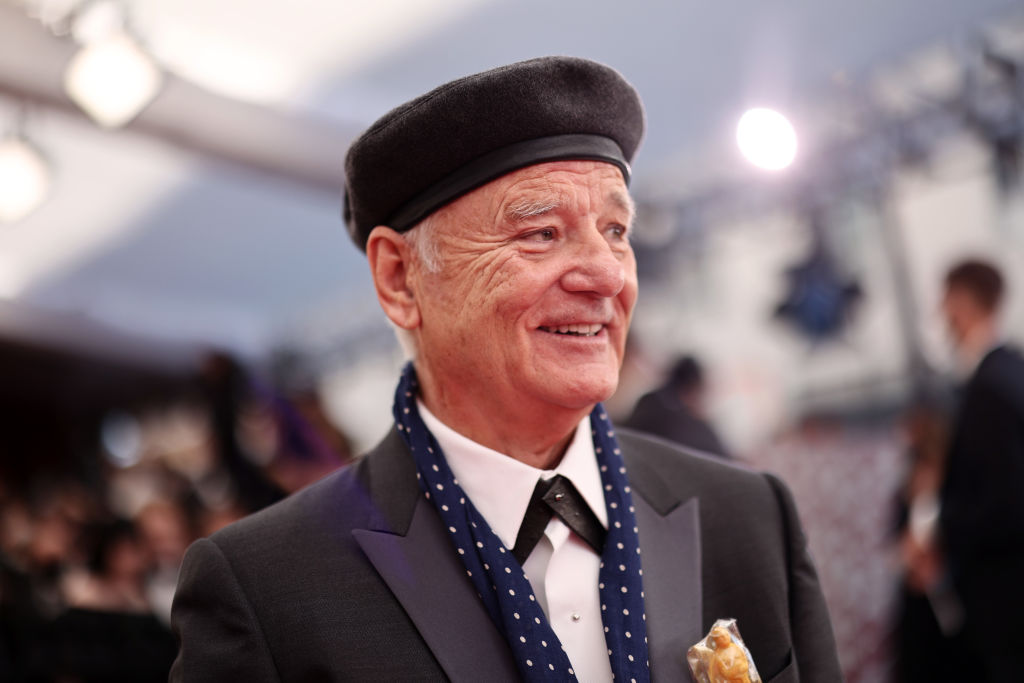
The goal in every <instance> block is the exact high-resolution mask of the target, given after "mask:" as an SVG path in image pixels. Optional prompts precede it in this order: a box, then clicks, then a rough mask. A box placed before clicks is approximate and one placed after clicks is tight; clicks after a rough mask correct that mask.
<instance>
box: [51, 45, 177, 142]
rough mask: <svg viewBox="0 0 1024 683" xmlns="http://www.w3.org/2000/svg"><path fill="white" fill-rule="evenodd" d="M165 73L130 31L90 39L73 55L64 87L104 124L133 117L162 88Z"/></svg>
mask: <svg viewBox="0 0 1024 683" xmlns="http://www.w3.org/2000/svg"><path fill="white" fill-rule="evenodd" d="M161 80H162V75H161V73H160V70H159V69H158V68H157V66H156V65H155V64H154V63H153V60H152V59H150V57H149V55H147V54H146V53H145V52H144V51H143V49H142V48H141V47H139V44H138V43H137V42H135V40H134V39H132V38H131V36H129V35H128V34H126V33H116V34H114V35H112V36H110V37H108V38H106V39H104V40H99V41H96V42H93V43H89V44H88V45H86V46H85V47H83V48H82V49H81V50H79V51H78V53H77V54H76V55H75V56H74V57H73V58H72V59H71V62H70V63H69V64H68V68H67V71H65V72H64V89H65V90H66V91H67V93H68V97H70V98H71V99H72V100H74V102H75V104H77V105H78V106H79V107H81V108H82V109H83V110H85V113H87V114H88V115H89V116H90V117H91V118H92V119H93V120H94V121H96V122H97V123H99V124H100V125H101V126H106V127H108V128H116V127H118V126H123V125H124V124H126V123H128V122H129V121H131V120H132V119H133V118H134V117H135V115H136V114H138V113H139V112H140V111H142V109H143V108H144V107H145V106H146V105H147V104H149V102H150V100H152V99H153V98H154V97H155V96H156V94H157V91H158V90H159V89H160V83H161Z"/></svg>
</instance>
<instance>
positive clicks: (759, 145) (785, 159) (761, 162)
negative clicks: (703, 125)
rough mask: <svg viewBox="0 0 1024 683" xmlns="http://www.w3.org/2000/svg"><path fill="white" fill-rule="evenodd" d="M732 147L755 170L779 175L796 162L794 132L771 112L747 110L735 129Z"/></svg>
mask: <svg viewBox="0 0 1024 683" xmlns="http://www.w3.org/2000/svg"><path fill="white" fill-rule="evenodd" d="M736 143H737V144H738V145H739V147H740V151H741V152H743V156H745V157H746V158H747V160H749V161H750V163H752V164H754V165H755V166H758V167H759V168H764V169H768V170H770V171H779V170H782V169H784V168H786V167H787V166H789V165H790V164H792V163H793V159H795V158H796V131H795V130H794V129H793V125H792V124H791V123H790V122H789V120H788V119H786V117H785V116H783V115H782V114H780V113H779V112H777V111H775V110H773V109H760V108H759V109H750V110H748V111H747V112H746V113H745V114H743V116H742V117H740V122H739V124H738V125H737V126H736Z"/></svg>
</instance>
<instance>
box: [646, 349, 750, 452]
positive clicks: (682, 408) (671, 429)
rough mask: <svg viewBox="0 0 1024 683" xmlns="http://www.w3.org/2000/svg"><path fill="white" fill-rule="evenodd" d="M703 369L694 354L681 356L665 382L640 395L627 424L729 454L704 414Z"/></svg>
mask: <svg viewBox="0 0 1024 683" xmlns="http://www.w3.org/2000/svg"><path fill="white" fill-rule="evenodd" d="M704 394H705V385H704V371H703V369H702V368H701V366H700V363H699V362H697V359H696V358H694V357H693V356H683V357H681V358H679V359H678V360H677V361H676V362H675V364H674V365H673V366H672V369H671V370H670V371H669V374H668V377H667V378H666V380H665V383H664V384H663V385H662V386H660V387H658V388H657V389H655V390H654V391H650V392H648V393H646V394H644V395H643V396H641V397H640V400H639V401H637V403H636V406H635V407H634V408H633V412H632V414H630V416H629V418H628V419H627V420H626V426H627V427H629V428H631V429H636V430H638V431H641V432H647V433H648V434H654V435H656V436H660V437H663V438H665V439H668V440H669V441H675V442H676V443H678V444H682V445H683V446H688V447H690V448H693V449H696V450H698V451H701V452H703V453H708V454H710V455H717V456H720V457H723V458H728V457H730V456H729V454H728V451H726V449H725V446H724V445H723V444H722V440H721V439H719V438H718V434H716V433H715V430H714V429H713V428H712V427H711V424H710V423H709V422H708V421H707V419H706V417H705V415H704Z"/></svg>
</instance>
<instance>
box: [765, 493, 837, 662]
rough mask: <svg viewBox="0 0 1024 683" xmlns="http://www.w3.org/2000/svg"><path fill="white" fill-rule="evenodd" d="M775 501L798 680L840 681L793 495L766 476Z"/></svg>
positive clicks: (822, 601) (828, 624)
mask: <svg viewBox="0 0 1024 683" xmlns="http://www.w3.org/2000/svg"><path fill="white" fill-rule="evenodd" d="M765 476H766V477H767V479H768V483H769V484H771V487H772V489H773V491H774V493H775V497H776V498H777V499H778V502H779V507H780V509H781V512H782V521H783V524H784V525H785V542H786V556H787V564H788V567H787V570H788V574H789V589H790V590H789V614H790V628H791V629H792V636H793V662H792V665H795V667H796V668H797V671H798V673H799V680H801V681H814V682H818V681H822V682H825V681H842V680H843V675H842V673H841V670H840V667H839V658H838V656H837V653H836V643H835V636H834V635H833V633H832V624H831V621H830V619H829V615H828V607H827V606H826V605H825V598H824V596H823V595H822V592H821V584H819V583H818V573H817V571H815V569H814V563H813V562H812V561H811V556H810V554H808V552H807V537H806V536H805V535H804V531H803V528H802V526H801V525H800V518H799V516H798V515H797V511H796V504H795V503H794V502H793V496H792V494H791V493H790V492H789V489H788V488H786V485H785V484H783V483H782V482H781V481H780V480H779V479H778V478H776V477H774V476H772V475H770V474H766V475H765Z"/></svg>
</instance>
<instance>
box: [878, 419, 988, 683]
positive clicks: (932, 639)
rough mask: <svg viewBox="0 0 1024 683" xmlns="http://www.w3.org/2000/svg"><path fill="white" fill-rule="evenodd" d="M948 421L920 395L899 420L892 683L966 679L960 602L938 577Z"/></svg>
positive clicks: (940, 573) (941, 682)
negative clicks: (902, 466)
mask: <svg viewBox="0 0 1024 683" xmlns="http://www.w3.org/2000/svg"><path fill="white" fill-rule="evenodd" d="M949 418H950V416H949V410H948V405H946V403H945V402H944V401H939V400H934V399H932V400H927V399H924V400H921V401H919V402H918V403H915V404H914V405H912V406H911V407H910V409H909V410H907V412H906V414H905V416H904V418H903V422H902V428H903V429H902V431H903V435H904V438H905V440H906V456H907V473H906V477H905V479H904V481H903V484H902V486H901V487H900V488H899V490H898V491H897V494H896V501H895V503H896V505H895V520H894V521H895V523H894V525H893V538H892V540H893V543H894V545H895V546H896V549H897V551H898V559H899V568H900V576H899V584H898V586H897V593H896V603H895V605H894V607H895V631H894V634H893V639H892V654H893V663H894V670H893V674H894V675H893V678H892V680H893V683H944V682H948V683H958V682H959V681H967V680H972V676H971V672H970V670H969V669H968V667H967V662H966V661H965V658H964V655H963V650H964V648H963V644H962V642H961V641H962V635H961V634H960V632H959V631H960V627H961V621H962V616H963V615H962V611H961V609H960V604H959V599H958V598H957V597H956V595H955V594H953V593H952V591H951V590H950V586H949V582H948V580H947V579H946V577H945V576H944V570H943V562H942V554H941V551H940V549H939V545H938V544H939V538H938V529H937V519H938V514H939V502H938V497H939V487H940V486H941V484H942V479H943V476H944V473H945V466H946V455H947V452H948V449H949Z"/></svg>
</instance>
